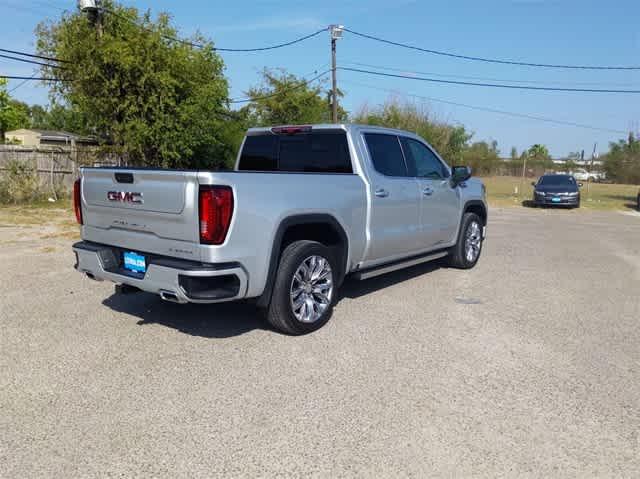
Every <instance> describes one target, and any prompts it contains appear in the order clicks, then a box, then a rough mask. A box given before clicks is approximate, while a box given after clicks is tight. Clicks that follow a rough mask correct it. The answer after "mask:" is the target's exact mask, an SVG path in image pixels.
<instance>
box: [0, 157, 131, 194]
mask: <svg viewBox="0 0 640 479" xmlns="http://www.w3.org/2000/svg"><path fill="white" fill-rule="evenodd" d="M12 163H14V164H15V163H17V164H20V165H23V166H25V167H26V168H27V169H28V170H29V171H32V172H35V173H36V174H37V176H38V189H39V190H41V191H42V192H46V191H52V192H53V191H58V192H61V191H63V192H64V191H67V192H68V191H69V190H70V189H71V188H72V186H73V182H74V180H75V179H76V178H77V177H78V175H79V167H80V166H118V165H119V164H120V162H119V160H118V159H116V158H109V157H104V156H103V155H100V154H99V153H98V151H97V150H96V149H95V148H86V147H85V148H82V147H80V148H73V149H71V148H63V147H54V148H33V147H24V146H14V145H0V175H5V174H6V172H7V171H8V169H9V167H10V165H11V164H12Z"/></svg>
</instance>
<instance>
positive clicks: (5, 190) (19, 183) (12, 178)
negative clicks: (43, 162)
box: [0, 160, 39, 204]
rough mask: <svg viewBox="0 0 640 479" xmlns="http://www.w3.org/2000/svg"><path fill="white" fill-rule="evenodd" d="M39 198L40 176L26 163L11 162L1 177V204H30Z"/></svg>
mask: <svg viewBox="0 0 640 479" xmlns="http://www.w3.org/2000/svg"><path fill="white" fill-rule="evenodd" d="M38 197H39V191H38V174H37V173H36V172H35V171H34V170H33V169H32V168H30V167H29V166H28V165H27V164H25V163H22V162H19V161H15V160H14V161H9V162H8V163H7V165H6V170H5V171H3V172H2V176H1V177H0V202H2V203H13V204H18V203H28V202H31V201H35V200H36V199H38Z"/></svg>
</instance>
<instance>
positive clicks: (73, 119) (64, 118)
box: [29, 103, 96, 135]
mask: <svg viewBox="0 0 640 479" xmlns="http://www.w3.org/2000/svg"><path fill="white" fill-rule="evenodd" d="M29 119H30V123H31V128H39V129H42V130H63V131H70V132H72V133H77V134H80V135H94V134H95V133H96V132H95V131H93V130H92V129H91V127H90V125H89V124H88V121H87V118H86V115H84V114H83V113H82V112H81V111H78V110H77V109H75V108H70V107H67V106H65V105H60V104H57V103H54V104H53V105H51V106H49V107H48V108H44V107H42V106H40V105H33V106H31V107H30V108H29Z"/></svg>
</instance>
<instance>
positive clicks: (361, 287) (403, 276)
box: [338, 260, 447, 300]
mask: <svg viewBox="0 0 640 479" xmlns="http://www.w3.org/2000/svg"><path fill="white" fill-rule="evenodd" d="M446 267H447V265H446V262H445V261H444V260H436V261H432V262H429V263H423V264H418V265H416V266H412V267H410V268H406V269H401V270H398V271H394V272H392V273H387V274H384V275H381V276H377V277H375V278H371V279H367V280H364V281H357V280H355V279H351V278H347V279H346V280H345V282H344V284H343V286H342V288H340V296H339V299H338V300H340V299H342V298H351V299H356V298H360V297H362V296H366V295H367V294H371V293H375V292H376V291H379V290H381V289H385V288H388V287H390V286H394V285H396V284H400V283H402V282H404V281H408V280H410V279H413V278H417V277H418V276H422V275H423V274H428V273H431V272H432V271H435V270H438V269H441V268H446Z"/></svg>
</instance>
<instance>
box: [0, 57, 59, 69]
mask: <svg viewBox="0 0 640 479" xmlns="http://www.w3.org/2000/svg"><path fill="white" fill-rule="evenodd" d="M0 58H6V59H8V60H14V61H17V62H23V63H31V64H32V65H41V66H43V67H51V68H60V69H62V70H64V69H65V68H64V67H61V66H60V65H51V64H50V63H43V62H37V61H35V60H28V59H26V58H19V57H14V56H11V55H3V54H2V53H0Z"/></svg>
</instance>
